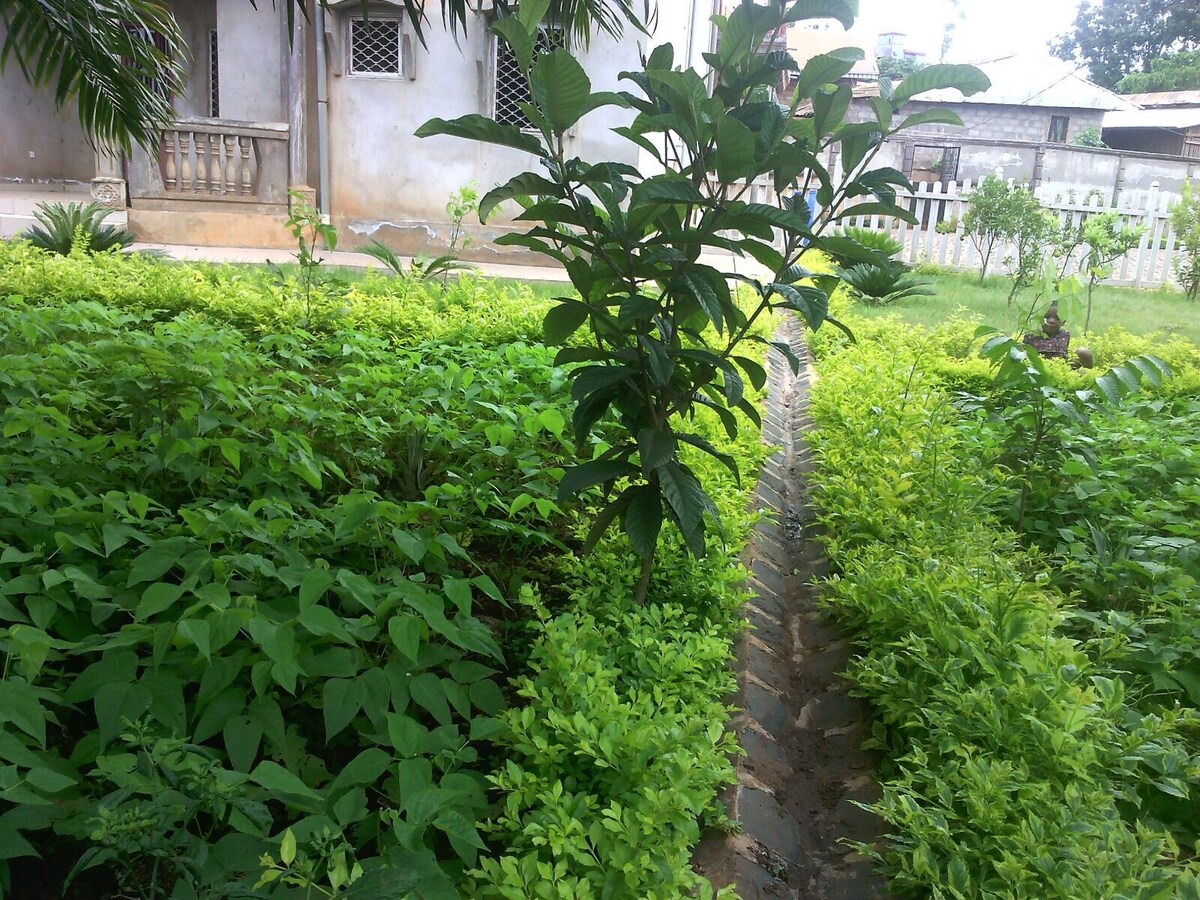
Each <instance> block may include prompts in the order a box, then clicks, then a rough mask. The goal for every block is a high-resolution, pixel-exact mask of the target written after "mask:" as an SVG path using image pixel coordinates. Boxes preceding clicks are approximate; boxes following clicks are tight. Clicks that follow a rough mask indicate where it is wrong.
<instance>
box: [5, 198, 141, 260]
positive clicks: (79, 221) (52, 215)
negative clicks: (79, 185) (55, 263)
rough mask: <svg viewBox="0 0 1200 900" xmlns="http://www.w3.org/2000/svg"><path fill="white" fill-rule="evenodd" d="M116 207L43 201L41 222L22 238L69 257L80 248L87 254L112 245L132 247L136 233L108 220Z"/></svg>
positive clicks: (108, 248)
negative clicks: (118, 226) (106, 219)
mask: <svg viewBox="0 0 1200 900" xmlns="http://www.w3.org/2000/svg"><path fill="white" fill-rule="evenodd" d="M111 212H112V209H111V208H110V207H108V206H105V205H104V204H103V203H100V202H98V201H92V202H91V203H39V204H38V208H37V212H36V213H34V216H33V217H34V218H35V219H37V221H38V222H39V223H40V224H38V225H35V226H34V227H32V228H30V229H29V230H27V231H25V232H23V233H22V235H21V237H23V238H25V240H27V241H29V242H30V243H31V244H33V246H35V247H37V248H38V249H39V250H49V251H50V252H51V253H57V254H59V255H60V256H66V255H67V254H69V253H70V252H71V250H73V249H74V248H76V247H78V248H79V249H80V251H81V252H84V253H103V252H104V251H105V250H111V249H112V248H114V247H115V248H117V249H121V248H123V247H128V246H129V245H130V244H132V243H133V241H134V236H133V233H132V232H129V231H125V230H124V229H122V228H117V227H115V226H113V225H105V224H104V220H105V218H107V217H108V215H109V214H110V213H111Z"/></svg>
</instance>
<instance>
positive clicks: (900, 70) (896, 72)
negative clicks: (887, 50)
mask: <svg viewBox="0 0 1200 900" xmlns="http://www.w3.org/2000/svg"><path fill="white" fill-rule="evenodd" d="M923 68H925V63H923V62H921V61H920V60H919V59H914V58H913V57H910V56H884V57H880V59H879V77H880V78H888V79H891V80H892V81H899V80H900V79H901V78H907V77H908V76H909V75H911V74H912V73H913V72H919V71H920V70H921V69H923Z"/></svg>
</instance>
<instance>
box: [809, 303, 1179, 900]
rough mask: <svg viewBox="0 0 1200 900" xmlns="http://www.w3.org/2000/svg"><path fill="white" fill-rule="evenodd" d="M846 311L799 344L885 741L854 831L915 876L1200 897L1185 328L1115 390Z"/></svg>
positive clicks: (1137, 349)
mask: <svg viewBox="0 0 1200 900" xmlns="http://www.w3.org/2000/svg"><path fill="white" fill-rule="evenodd" d="M854 324H856V325H857V326H858V327H859V338H860V342H859V343H858V344H857V345H854V346H849V345H846V344H845V343H844V342H840V341H831V340H828V339H824V338H821V339H819V340H817V341H816V347H817V349H818V352H819V354H820V361H819V370H820V373H821V379H820V381H819V382H818V383H817V385H816V387H815V389H814V394H813V411H814V415H815V417H816V420H817V423H818V428H819V430H818V432H817V434H816V436H815V438H814V443H815V447H816V450H817V456H818V460H819V464H818V471H817V475H816V484H815V490H816V495H817V497H818V500H819V503H820V506H821V508H822V511H823V520H824V523H825V526H826V528H827V535H826V538H825V540H826V542H827V544H828V547H829V550H830V555H831V558H832V559H833V560H834V562H835V565H836V566H837V569H838V572H839V574H838V575H837V577H836V578H834V579H833V581H832V583H831V584H830V586H829V590H828V602H829V604H830V606H831V608H832V610H833V612H834V613H835V614H836V615H838V616H839V617H841V618H842V619H843V620H844V621H845V622H846V623H847V624H848V626H849V627H850V628H851V629H852V630H853V632H854V633H855V634H856V635H857V638H858V641H859V644H860V647H861V649H862V655H861V656H860V657H859V658H858V659H857V660H856V661H855V662H854V663H853V664H852V667H851V677H852V680H853V681H854V683H855V685H856V690H857V691H859V692H860V693H861V694H862V695H863V696H866V697H869V698H870V699H871V701H872V702H873V704H874V705H875V708H876V710H877V712H878V719H879V724H878V725H877V727H876V731H875V734H874V741H875V743H876V744H877V745H878V746H879V747H880V748H881V750H882V751H883V754H882V755H883V757H884V759H885V761H886V762H885V775H886V786H885V790H884V796H883V799H882V800H881V801H880V803H879V804H877V806H876V809H877V810H878V812H879V813H880V814H881V815H882V817H883V818H884V820H885V821H886V823H887V826H888V830H889V834H890V838H889V842H888V844H887V846H886V847H885V848H866V849H868V851H869V852H872V853H875V854H876V855H877V856H878V858H879V859H880V860H881V862H882V864H883V866H884V869H885V870H886V872H887V873H888V875H889V876H890V877H891V879H892V884H893V887H894V888H895V889H897V890H899V891H902V892H904V893H908V894H912V895H913V896H930V895H932V896H936V897H1012V898H1018V897H1050V896H1054V897H1072V898H1097V900H1099V898H1111V897H1118V896H1120V897H1194V896H1197V895H1198V893H1200V885H1198V882H1197V880H1196V873H1197V868H1196V864H1195V860H1194V853H1195V846H1196V840H1197V827H1196V822H1197V815H1196V812H1197V801H1198V797H1200V777H1198V775H1200V768H1198V766H1197V752H1198V751H1200V731H1198V727H1197V726H1198V725H1200V720H1198V719H1197V714H1196V709H1197V700H1200V695H1198V694H1197V693H1196V691H1195V688H1196V687H1197V682H1196V680H1195V677H1194V676H1195V674H1196V673H1197V656H1196V638H1195V634H1196V632H1195V623H1196V621H1197V620H1198V619H1197V613H1198V612H1200V610H1198V609H1197V604H1198V603H1200V592H1198V591H1197V582H1198V579H1200V564H1198V562H1200V552H1198V551H1200V533H1198V532H1197V530H1196V524H1195V523H1196V522H1197V521H1200V493H1198V489H1200V463H1198V457H1197V453H1196V451H1197V443H1196V440H1197V434H1200V401H1198V399H1197V398H1198V397H1200V391H1198V390H1197V386H1198V385H1200V382H1198V381H1197V379H1196V370H1197V368H1198V363H1200V358H1198V357H1197V353H1196V348H1195V347H1194V346H1193V345H1189V344H1186V343H1185V342H1176V343H1174V344H1166V345H1157V346H1158V347H1159V348H1165V353H1166V355H1167V356H1170V357H1171V358H1172V362H1173V365H1174V367H1175V368H1176V369H1177V374H1176V376H1175V378H1174V379H1171V380H1170V381H1168V382H1167V383H1166V385H1165V386H1164V389H1156V388H1155V387H1153V385H1152V384H1151V383H1150V382H1149V381H1147V382H1146V383H1144V384H1142V385H1137V387H1139V388H1140V389H1141V390H1140V392H1139V393H1136V394H1132V395H1130V396H1127V397H1125V398H1124V399H1123V400H1120V401H1119V402H1114V401H1110V400H1103V399H1102V396H1103V395H1104V394H1105V391H1103V390H1100V389H1099V388H1097V387H1096V386H1095V384H1094V382H1095V377H1096V374H1098V373H1091V375H1090V376H1089V375H1087V374H1081V373H1072V372H1070V371H1069V370H1068V369H1067V368H1066V367H1065V366H1061V367H1059V366H1057V365H1054V366H1052V367H1050V368H1049V369H1048V374H1049V381H1048V382H1046V383H1044V384H1043V386H1042V387H1038V388H1037V389H1036V390H1033V389H1030V390H1029V391H1021V390H1016V389H1014V388H1013V387H1012V385H1011V384H1010V385H1008V386H1007V387H1006V388H1005V389H1003V390H999V389H996V388H993V387H992V386H991V385H990V383H989V381H988V379H987V377H986V373H985V374H983V375H980V374H979V373H978V372H975V371H974V370H973V374H972V375H971V377H969V378H967V377H964V374H963V373H964V371H965V368H966V367H967V366H970V367H974V366H975V365H976V364H975V363H973V362H971V363H968V362H966V361H965V360H967V358H968V357H970V356H973V355H974V354H975V353H976V352H977V350H978V343H979V342H977V341H973V340H972V338H971V331H970V330H969V329H967V330H966V331H965V336H964V330H963V328H962V327H960V326H955V325H950V326H948V327H943V328H941V329H938V330H935V331H933V332H930V331H927V330H925V329H922V328H919V327H914V326H910V325H905V324H903V323H901V322H899V321H897V320H895V319H891V320H887V319H879V320H874V321H871V320H867V319H858V320H856V321H855V323H854ZM1100 346H1102V347H1103V352H1104V355H1105V356H1106V357H1107V358H1108V360H1109V361H1108V362H1107V363H1105V364H1106V365H1111V364H1114V363H1115V362H1120V361H1121V360H1122V359H1124V358H1127V357H1129V356H1133V355H1135V354H1137V353H1142V352H1145V350H1146V349H1147V348H1148V347H1149V348H1150V349H1154V346H1155V345H1148V343H1147V342H1146V341H1145V339H1142V338H1137V337H1134V336H1131V335H1129V334H1128V333H1126V332H1113V333H1110V334H1109V335H1108V336H1106V337H1105V339H1104V340H1103V341H1102V342H1100ZM982 365H983V366H985V367H986V366H987V364H986V363H982ZM1020 368H1021V369H1026V368H1027V366H1025V365H1024V364H1022V365H1021V366H1020ZM948 372H949V373H951V375H952V377H947V373H948ZM964 383H965V384H966V385H967V386H969V387H970V388H971V389H972V395H971V396H969V397H968V396H964V395H963V394H961V393H959V392H957V391H956V388H960V387H962V386H963V384H964ZM1087 387H1091V389H1092V391H1091V393H1090V394H1085V395H1084V396H1083V397H1079V396H1077V395H1076V394H1074V393H1073V391H1074V390H1075V389H1080V388H1087ZM1039 398H1040V399H1039ZM1050 398H1054V400H1056V401H1061V402H1062V405H1061V406H1060V405H1059V404H1058V403H1051V402H1049V399H1050ZM1043 400H1044V401H1046V402H1045V403H1043ZM1035 410H1041V412H1040V413H1037V414H1036V415H1035ZM1047 410H1050V412H1047ZM1037 415H1042V416H1044V417H1051V418H1052V419H1053V421H1052V423H1051V425H1052V427H1051V428H1049V429H1043V428H1040V427H1039V426H1038V424H1037ZM1035 432H1036V433H1037V434H1041V435H1042V439H1041V440H1040V441H1039V442H1037V443H1036V444H1035V442H1034V441H1033V440H1032V438H1033V436H1034V433H1035ZM1021 497H1024V498H1025V501H1024V503H1018V499H1019V498H1021ZM1018 529H1019V530H1018Z"/></svg>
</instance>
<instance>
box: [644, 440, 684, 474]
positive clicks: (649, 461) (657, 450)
mask: <svg viewBox="0 0 1200 900" xmlns="http://www.w3.org/2000/svg"><path fill="white" fill-rule="evenodd" d="M676 447H677V445H676V442H675V435H673V434H671V432H670V431H669V430H667V429H666V428H643V429H641V430H640V431H639V432H638V456H639V457H640V458H641V462H642V474H643V475H645V476H646V477H649V476H650V473H651V472H653V471H654V470H655V469H657V468H658V467H659V466H663V465H666V464H667V463H668V462H671V461H672V460H673V459H675V453H676Z"/></svg>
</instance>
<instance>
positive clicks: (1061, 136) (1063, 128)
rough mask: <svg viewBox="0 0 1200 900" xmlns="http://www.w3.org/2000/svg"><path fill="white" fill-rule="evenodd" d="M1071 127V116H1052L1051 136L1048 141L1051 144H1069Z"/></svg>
mask: <svg viewBox="0 0 1200 900" xmlns="http://www.w3.org/2000/svg"><path fill="white" fill-rule="evenodd" d="M1070 125H1071V117H1070V116H1051V117H1050V135H1049V137H1047V138H1046V140H1048V141H1049V142H1050V143H1051V144H1065V143H1066V142H1067V129H1068V128H1069V127H1070Z"/></svg>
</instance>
